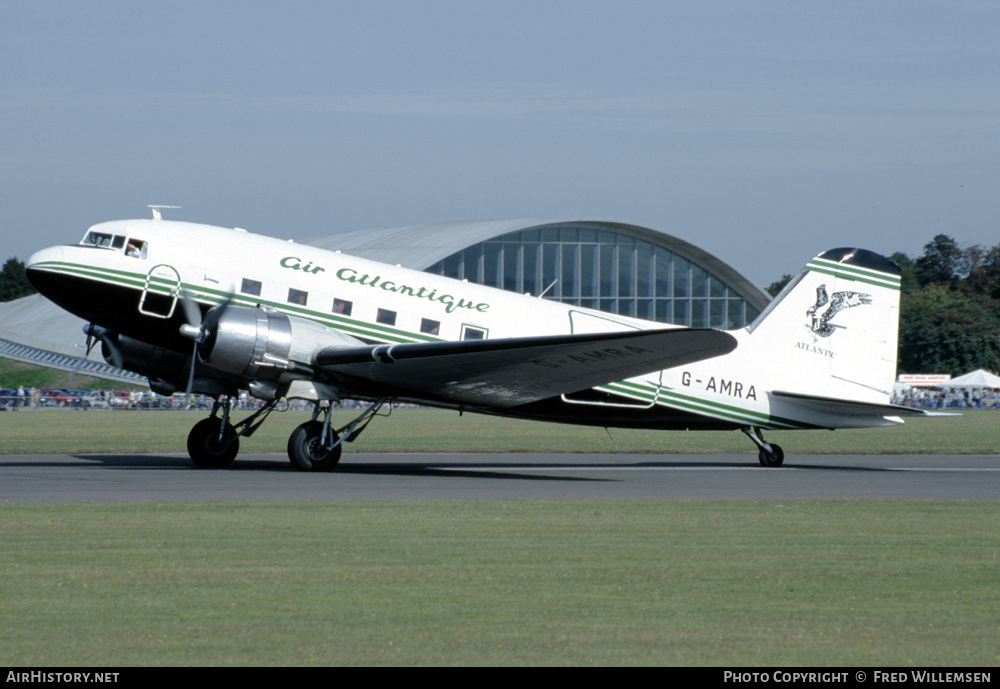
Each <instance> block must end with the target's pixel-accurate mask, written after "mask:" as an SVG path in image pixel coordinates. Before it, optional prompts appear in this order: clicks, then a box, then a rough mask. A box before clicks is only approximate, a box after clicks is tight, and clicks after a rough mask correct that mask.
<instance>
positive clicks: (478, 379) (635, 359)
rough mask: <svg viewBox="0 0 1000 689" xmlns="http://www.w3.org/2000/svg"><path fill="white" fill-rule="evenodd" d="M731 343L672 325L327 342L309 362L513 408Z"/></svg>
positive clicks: (424, 392)
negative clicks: (533, 334)
mask: <svg viewBox="0 0 1000 689" xmlns="http://www.w3.org/2000/svg"><path fill="white" fill-rule="evenodd" d="M735 348H736V340H735V338H733V337H732V336H731V335H729V334H727V333H725V332H722V331H719V330H689V329H685V328H676V329H670V330H636V331H631V330H630V331H627V332H617V333H596V334H595V333H591V334H575V335H556V336H543V337H520V338H509V339H496V340H464V341H453V342H431V343H413V344H396V345H375V346H366V347H327V348H326V349H323V350H321V351H320V352H319V353H318V354H316V356H315V358H314V361H315V363H316V365H317V366H319V367H321V368H323V369H324V370H326V371H327V372H329V373H333V374H338V375H341V376H346V377H349V378H353V379H357V380H358V382H359V383H362V384H364V383H374V384H377V385H378V386H379V387H380V388H383V389H385V388H388V389H391V390H393V394H396V395H399V396H412V397H415V398H423V399H428V400H437V401H449V402H461V403H468V404H472V405H483V406H494V407H515V406H518V405H521V404H528V403H530V402H536V401H539V400H543V399H547V398H549V397H556V396H558V395H561V394H569V393H573V392H578V391H580V390H586V389H589V388H592V387H596V386H598V385H604V384H606V383H611V382H617V381H620V380H624V379H626V378H629V377H632V376H637V375H641V374H644V373H649V372H650V371H659V370H662V369H665V368H671V367H674V366H682V365H685V364H689V363H692V362H695V361H701V360H703V359H709V358H711V357H716V356H720V355H722V354H727V353H729V352H731V351H733V349H735ZM346 382H347V383H348V386H349V384H350V381H346Z"/></svg>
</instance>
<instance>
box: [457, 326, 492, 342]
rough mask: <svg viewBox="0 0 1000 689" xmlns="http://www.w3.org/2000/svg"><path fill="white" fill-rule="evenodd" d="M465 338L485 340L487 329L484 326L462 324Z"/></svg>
mask: <svg viewBox="0 0 1000 689" xmlns="http://www.w3.org/2000/svg"><path fill="white" fill-rule="evenodd" d="M462 339H463V340H485V339H486V331H485V330H484V329H483V328H473V327H472V326H471V325H464V326H462Z"/></svg>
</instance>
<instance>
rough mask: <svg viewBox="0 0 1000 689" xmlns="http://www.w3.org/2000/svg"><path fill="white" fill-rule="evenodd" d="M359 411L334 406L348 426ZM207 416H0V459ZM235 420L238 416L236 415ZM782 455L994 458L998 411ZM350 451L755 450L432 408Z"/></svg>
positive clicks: (169, 443)
mask: <svg viewBox="0 0 1000 689" xmlns="http://www.w3.org/2000/svg"><path fill="white" fill-rule="evenodd" d="M356 414H357V412H354V411H348V410H340V411H338V412H337V422H338V423H341V424H346V423H347V422H348V421H350V420H351V419H352V418H353V417H354V416H355V415H356ZM206 416H207V413H206V412H203V411H201V412H195V411H191V412H179V411H82V410H70V409H51V410H36V411H17V412H3V413H0V453H2V454H10V453H69V452H184V451H185V447H186V444H185V443H186V440H187V434H188V431H189V430H190V429H191V426H193V425H194V424H195V423H196V422H198V421H199V420H201V419H202V418H204V417H206ZM234 418H242V416H241V415H239V414H234ZM308 419H309V415H308V413H306V412H286V413H274V414H271V417H270V418H269V419H268V420H267V421H266V422H265V424H264V425H263V426H262V427H261V429H260V430H259V431H258V432H257V433H255V434H254V435H253V436H252V437H250V438H245V439H243V440H242V441H241V451H245V452H284V451H285V449H286V445H287V442H288V435H289V434H290V433H291V431H292V429H293V428H295V426H297V425H298V424H300V423H302V422H303V421H306V420H308ZM766 437H767V439H768V440H770V441H772V442H777V443H779V444H781V446H782V447H783V448H784V449H785V454H786V455H794V454H809V453H819V454H869V453H877V454H894V453H918V454H919V453H928V454H951V453H955V454H969V453H973V454H981V453H985V454H991V453H998V452H1000V411H992V410H969V411H965V412H964V413H963V414H962V415H960V416H949V417H932V418H922V419H912V420H910V421H908V422H907V423H906V424H904V425H903V426H896V427H890V428H872V429H861V430H838V431H833V432H831V431H774V432H771V433H769V434H767V435H766ZM345 447H346V451H347V452H470V451H471V452H536V451H538V452H616V451H621V452H641V453H678V452H679V453H692V452H693V453H705V452H723V453H729V452H738V453H749V454H751V455H755V454H756V450H755V449H754V447H753V445H752V444H751V443H750V441H749V440H748V439H747V438H746V437H745V436H744V435H743V434H742V433H740V432H738V431H711V432H687V431H642V430H627V429H610V431H605V430H604V429H603V428H587V427H578V426H566V425H559V424H547V423H538V422H532V421H518V420H514V419H501V418H494V417H489V416H480V415H476V414H465V415H463V416H459V414H458V413H457V412H449V411H438V410H433V409H399V410H394V411H393V412H392V413H391V414H390V415H389V416H385V417H379V418H376V419H375V420H374V421H373V422H372V424H371V426H369V428H368V430H366V431H365V432H364V434H363V435H362V436H361V437H360V438H359V439H358V441H357V442H355V443H353V444H350V445H347V446H345Z"/></svg>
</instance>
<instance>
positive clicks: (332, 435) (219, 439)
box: [187, 397, 387, 471]
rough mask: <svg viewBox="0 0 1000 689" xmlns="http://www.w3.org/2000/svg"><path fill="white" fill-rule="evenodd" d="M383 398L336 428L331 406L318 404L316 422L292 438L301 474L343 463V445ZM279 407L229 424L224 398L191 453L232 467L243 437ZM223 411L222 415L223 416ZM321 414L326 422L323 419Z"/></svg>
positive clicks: (193, 435) (291, 454) (201, 426)
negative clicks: (341, 460)
mask: <svg viewBox="0 0 1000 689" xmlns="http://www.w3.org/2000/svg"><path fill="white" fill-rule="evenodd" d="M386 401H387V400H386V399H385V398H382V399H380V400H378V401H377V402H375V403H374V404H372V405H371V406H369V407H368V408H367V409H365V411H364V412H362V414H361V415H360V416H358V417H357V418H356V419H354V420H353V421H351V422H350V423H349V424H347V425H346V426H343V427H341V428H338V429H336V430H335V429H334V428H333V424H332V423H331V422H332V419H331V415H330V406H329V405H327V406H326V407H325V408H321V406H320V405H319V404H318V403H317V404H316V406H315V409H314V410H313V415H312V419H311V420H309V421H306V422H305V423H304V424H301V425H300V426H298V427H297V428H296V429H295V430H294V431H292V434H291V436H290V437H289V438H288V458H289V460H291V462H292V466H294V467H295V468H296V469H298V470H299V471H331V470H332V469H333V468H334V467H335V466H337V463H338V462H340V455H341V452H342V450H343V448H342V443H344V442H345V441H346V442H353V441H354V440H355V439H356V438H357V437H358V436H359V435H361V432H362V431H363V430H364V429H365V428H366V427H367V426H368V424H369V423H370V422H371V420H372V419H373V418H374V417H375V415H376V414H377V413H378V411H379V409H381V408H382V405H384V404H385V403H386ZM276 405H277V400H275V401H273V402H269V403H268V404H267V405H265V406H264V407H262V408H261V409H259V410H258V411H256V412H254V413H253V414H251V415H250V416H249V417H247V418H246V419H244V420H243V421H240V422H239V423H238V424H236V425H233V424H231V423H230V422H229V410H230V401H229V398H223V397H220V398H219V399H217V400H216V401H215V404H214V405H213V406H212V414H211V416H209V418H207V419H203V420H202V421H199V422H198V423H196V424H195V425H194V428H192V429H191V432H190V433H189V434H188V441H187V446H188V454H190V455H191V459H192V461H194V463H195V464H197V465H198V466H200V467H205V468H213V469H218V468H222V467H226V466H229V465H230V464H232V462H233V460H234V459H236V455H237V454H238V453H239V451H240V438H241V437H249V436H251V435H253V433H254V431H256V430H257V429H258V428H260V425H261V424H262V423H264V419H266V418H267V416H268V414H270V413H271V411H272V410H273V409H274V407H275V406H276ZM220 412H221V415H220ZM320 415H322V416H323V419H322V420H320Z"/></svg>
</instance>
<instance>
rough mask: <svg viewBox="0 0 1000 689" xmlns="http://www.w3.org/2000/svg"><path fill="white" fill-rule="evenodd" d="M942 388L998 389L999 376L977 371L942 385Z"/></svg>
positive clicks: (980, 370) (999, 384)
mask: <svg viewBox="0 0 1000 689" xmlns="http://www.w3.org/2000/svg"><path fill="white" fill-rule="evenodd" d="M941 387H943V388H1000V376H997V375H994V374H992V373H990V372H989V371H984V370H983V369H979V370H978V371H973V372H972V373H966V374H965V375H964V376H958V377H957V378H952V379H951V380H949V381H948V382H947V383H942V384H941Z"/></svg>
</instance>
